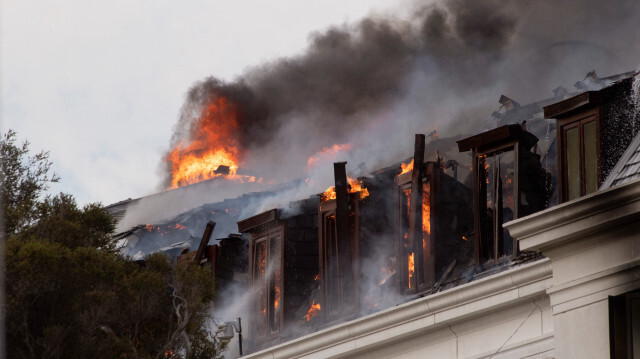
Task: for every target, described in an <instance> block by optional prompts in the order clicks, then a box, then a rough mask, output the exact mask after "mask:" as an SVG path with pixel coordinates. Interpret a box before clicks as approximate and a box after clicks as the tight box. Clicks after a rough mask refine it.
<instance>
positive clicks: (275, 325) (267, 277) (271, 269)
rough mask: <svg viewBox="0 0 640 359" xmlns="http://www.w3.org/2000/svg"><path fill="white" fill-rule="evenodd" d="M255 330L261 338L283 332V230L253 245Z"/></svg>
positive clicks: (261, 238)
mask: <svg viewBox="0 0 640 359" xmlns="http://www.w3.org/2000/svg"><path fill="white" fill-rule="evenodd" d="M252 248H253V251H252V256H251V258H252V267H253V271H252V282H253V288H254V290H255V291H256V300H255V308H254V316H255V320H254V327H255V329H254V330H255V333H256V334H257V335H258V336H265V335H272V334H276V333H278V332H279V331H280V322H281V320H282V304H283V303H282V294H283V293H282V236H281V233H280V230H278V231H277V232H275V233H270V234H268V235H265V236H262V237H259V238H257V239H256V240H255V241H254V242H253V246H252Z"/></svg>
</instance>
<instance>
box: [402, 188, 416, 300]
mask: <svg viewBox="0 0 640 359" xmlns="http://www.w3.org/2000/svg"><path fill="white" fill-rule="evenodd" d="M410 204H411V185H410V184H408V185H404V186H401V187H400V226H401V229H402V231H401V234H402V238H401V240H400V243H402V244H401V245H402V253H403V255H402V256H401V258H402V260H401V263H402V264H401V265H402V271H401V273H402V275H403V280H402V281H403V284H404V286H405V288H404V289H412V288H413V289H415V288H414V287H415V285H414V284H413V283H412V280H413V275H414V272H415V266H414V263H413V261H412V258H413V257H412V256H411V254H412V253H411V250H410V249H409V211H410ZM405 253H408V254H405Z"/></svg>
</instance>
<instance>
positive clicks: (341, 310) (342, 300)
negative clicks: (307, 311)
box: [318, 193, 360, 323]
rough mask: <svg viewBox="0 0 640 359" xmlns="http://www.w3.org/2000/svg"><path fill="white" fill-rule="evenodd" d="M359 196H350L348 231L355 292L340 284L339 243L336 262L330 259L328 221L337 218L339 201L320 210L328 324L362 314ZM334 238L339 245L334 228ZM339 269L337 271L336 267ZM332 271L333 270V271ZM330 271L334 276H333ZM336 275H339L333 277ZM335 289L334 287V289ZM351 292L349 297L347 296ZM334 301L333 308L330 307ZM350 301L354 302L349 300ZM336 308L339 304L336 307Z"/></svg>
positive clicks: (323, 309) (325, 317)
mask: <svg viewBox="0 0 640 359" xmlns="http://www.w3.org/2000/svg"><path fill="white" fill-rule="evenodd" d="M358 197H359V193H350V194H349V228H350V231H349V233H350V237H351V238H350V245H351V261H350V263H351V274H352V277H353V280H352V288H345V285H344V284H343V282H342V280H341V273H340V268H339V264H340V253H339V252H340V246H339V244H338V243H336V248H335V250H336V253H337V255H336V256H335V258H334V259H330V258H328V253H329V251H328V248H327V245H328V244H329V243H328V241H327V234H328V233H327V232H328V231H327V222H328V221H327V219H328V218H330V217H333V218H334V220H335V216H336V200H335V199H332V200H329V201H325V202H321V203H320V206H319V216H318V221H319V223H318V230H319V232H320V233H319V237H318V238H319V243H318V244H319V254H320V256H319V257H320V274H321V279H322V300H321V301H320V303H321V305H322V310H321V311H320V313H321V315H322V316H323V317H324V321H325V322H326V323H329V322H333V321H338V320H341V319H343V318H345V317H346V316H349V315H352V314H356V313H357V312H358V310H359V277H360V276H359V273H358V272H359V240H360V239H359V238H360V230H359V227H360V216H359V199H358ZM333 231H334V233H333V237H332V238H334V239H335V240H336V242H337V228H336V227H334V228H333ZM336 266H337V267H336ZM332 268H333V269H332ZM330 271H331V273H330ZM332 273H337V274H336V275H331V274H332ZM333 285H335V286H336V287H335V288H337V293H335V292H330V289H329V288H330V286H333ZM332 288H333V287H332ZM347 291H348V293H347ZM330 297H331V300H332V301H335V303H333V302H332V304H329V300H330V299H329V298H330ZM349 297H351V300H349ZM333 304H337V308H335V307H336V306H335V305H333Z"/></svg>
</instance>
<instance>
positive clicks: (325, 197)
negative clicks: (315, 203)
mask: <svg viewBox="0 0 640 359" xmlns="http://www.w3.org/2000/svg"><path fill="white" fill-rule="evenodd" d="M347 182H349V186H348V190H347V192H348V193H360V199H365V198H367V197H369V190H368V189H366V188H364V187H363V186H362V181H360V180H358V179H357V178H351V177H347ZM320 198H321V199H322V201H323V202H325V201H329V200H332V199H336V188H335V186H331V187H329V188H327V190H326V191H324V192H323V193H322V194H321V195H320Z"/></svg>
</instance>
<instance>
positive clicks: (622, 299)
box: [609, 291, 640, 359]
mask: <svg viewBox="0 0 640 359" xmlns="http://www.w3.org/2000/svg"><path fill="white" fill-rule="evenodd" d="M609 338H610V340H609V342H610V343H611V358H613V359H640V291H635V292H630V293H626V294H622V295H618V296H615V297H609Z"/></svg>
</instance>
